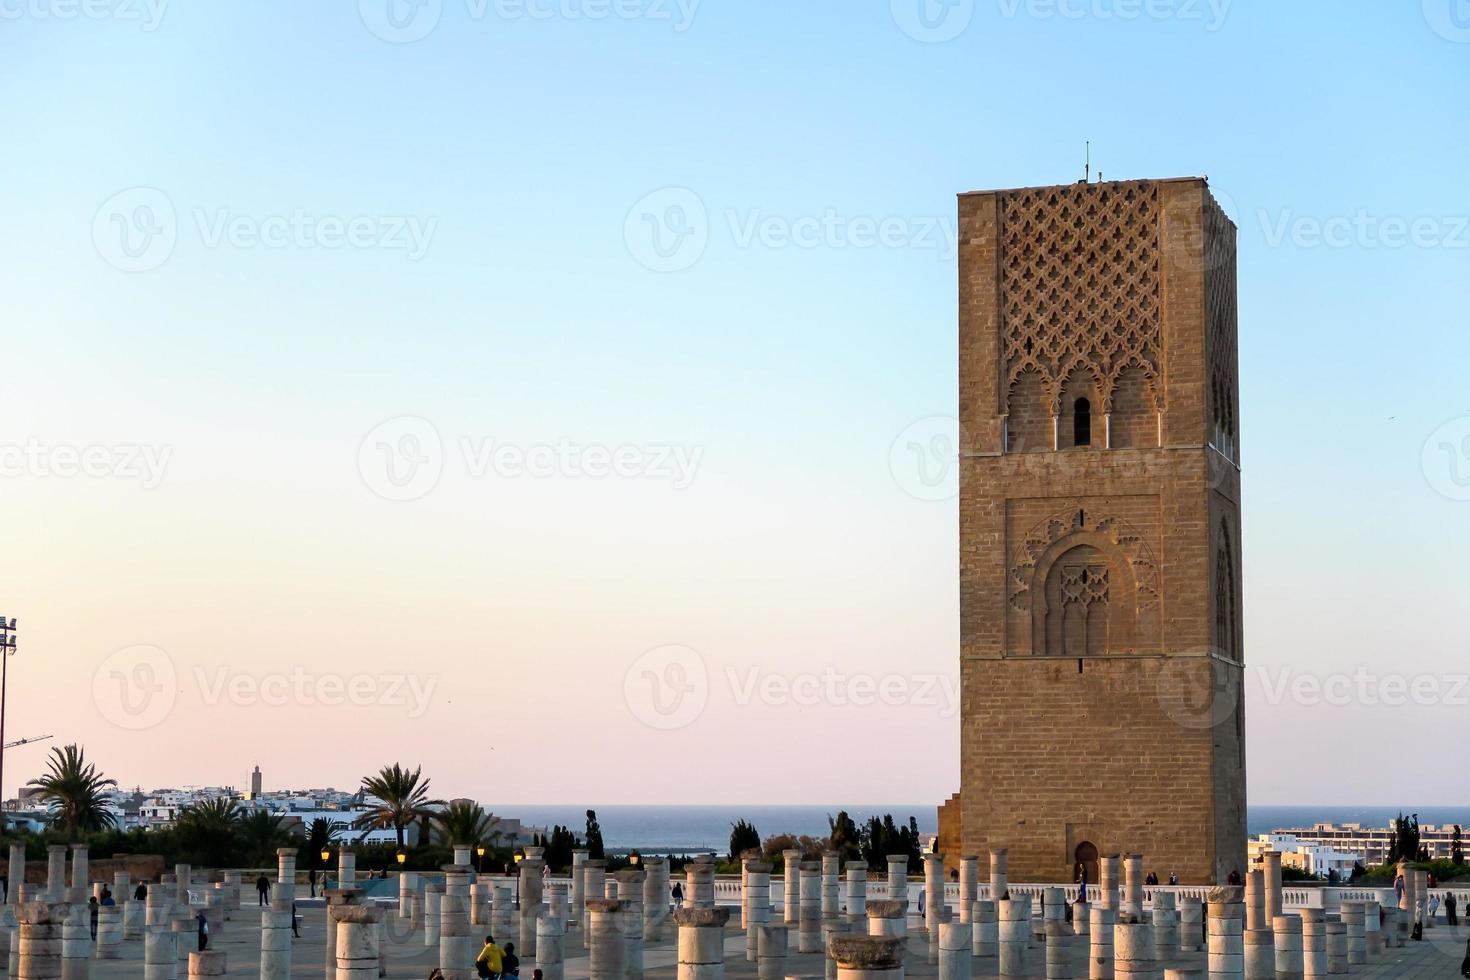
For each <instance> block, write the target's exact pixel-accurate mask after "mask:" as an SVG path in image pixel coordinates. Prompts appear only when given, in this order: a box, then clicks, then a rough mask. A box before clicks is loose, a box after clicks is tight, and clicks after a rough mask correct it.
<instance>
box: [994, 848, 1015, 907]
mask: <svg viewBox="0 0 1470 980" xmlns="http://www.w3.org/2000/svg"><path fill="white" fill-rule="evenodd" d="M1009 865H1010V852H1009V851H1007V850H1006V849H1005V848H1000V849H999V850H994V851H991V852H990V900H991V901H992V902H995V903H997V904H996V908H997V909H999V908H1000V905H999V903H1000V901H1001V900H1002V899H1003V898H1005V897H1006V892H1008V891H1009V890H1010V882H1009V881H1007V875H1008V868H1009Z"/></svg>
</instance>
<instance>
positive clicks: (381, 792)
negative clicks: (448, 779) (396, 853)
mask: <svg viewBox="0 0 1470 980" xmlns="http://www.w3.org/2000/svg"><path fill="white" fill-rule="evenodd" d="M362 789H363V792H364V793H366V794H368V795H370V796H376V797H377V798H378V800H379V802H378V803H377V804H376V805H375V806H373V807H372V808H371V809H370V810H368V812H367V813H365V814H363V815H362V816H360V817H358V818H357V821H356V825H357V826H358V827H371V828H374V829H379V830H381V829H386V828H388V827H392V828H393V831H394V833H395V834H397V835H398V846H399V847H402V846H403V828H405V827H407V826H408V825H409V824H411V823H413V822H414V821H415V820H420V819H423V820H427V819H429V818H431V817H433V816H434V815H435V813H436V811H435V810H434V809H432V808H433V807H440V806H443V805H444V801H443V800H431V799H429V781H428V780H427V779H424V778H423V766H419V767H418V768H417V769H415V770H413V772H409V771H408V770H407V769H404V768H403V767H402V766H400V765H399V764H398V763H396V762H395V763H393V765H391V766H384V767H383V768H382V769H380V770H379V771H378V774H377V775H376V776H364V777H362Z"/></svg>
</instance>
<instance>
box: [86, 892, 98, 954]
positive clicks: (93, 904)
mask: <svg viewBox="0 0 1470 980" xmlns="http://www.w3.org/2000/svg"><path fill="white" fill-rule="evenodd" d="M87 913H88V915H90V916H91V926H92V942H94V943H95V942H96V941H97V896H96V895H93V896H92V897H91V898H89V899H87Z"/></svg>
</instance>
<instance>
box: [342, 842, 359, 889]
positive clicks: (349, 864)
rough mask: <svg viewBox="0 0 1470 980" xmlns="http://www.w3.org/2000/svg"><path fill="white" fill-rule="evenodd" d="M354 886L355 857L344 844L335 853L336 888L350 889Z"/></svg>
mask: <svg viewBox="0 0 1470 980" xmlns="http://www.w3.org/2000/svg"><path fill="white" fill-rule="evenodd" d="M356 884H357V855H356V854H355V853H353V850H352V848H350V847H348V846H347V845H345V844H344V845H342V847H341V848H339V849H338V851H337V887H338V888H339V889H340V888H351V887H353V886H354V885H356Z"/></svg>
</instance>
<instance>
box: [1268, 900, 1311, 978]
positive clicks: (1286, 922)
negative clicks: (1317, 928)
mask: <svg viewBox="0 0 1470 980" xmlns="http://www.w3.org/2000/svg"><path fill="white" fill-rule="evenodd" d="M1271 935H1272V936H1273V937H1274V938H1275V941H1276V977H1277V980H1302V972H1303V970H1304V969H1305V967H1303V966H1302V920H1301V919H1300V918H1298V917H1297V916H1295V915H1278V916H1276V917H1275V918H1273V919H1272V920H1271Z"/></svg>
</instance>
